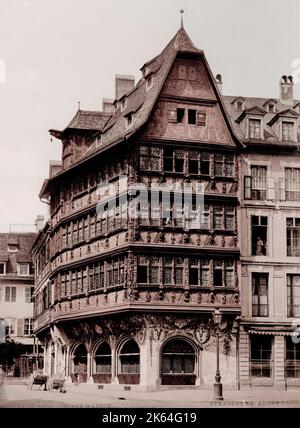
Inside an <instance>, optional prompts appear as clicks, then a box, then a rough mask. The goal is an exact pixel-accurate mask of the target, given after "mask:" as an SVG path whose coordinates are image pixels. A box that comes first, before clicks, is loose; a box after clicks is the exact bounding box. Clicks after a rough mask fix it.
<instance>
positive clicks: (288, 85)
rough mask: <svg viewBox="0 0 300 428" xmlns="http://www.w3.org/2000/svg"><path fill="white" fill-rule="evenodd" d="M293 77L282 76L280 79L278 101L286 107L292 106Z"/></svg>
mask: <svg viewBox="0 0 300 428" xmlns="http://www.w3.org/2000/svg"><path fill="white" fill-rule="evenodd" d="M293 86H294V83H293V77H292V76H282V77H281V79H280V101H281V102H282V104H285V105H287V106H293V105H294V96H293Z"/></svg>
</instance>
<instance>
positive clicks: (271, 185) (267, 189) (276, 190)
mask: <svg viewBox="0 0 300 428" xmlns="http://www.w3.org/2000/svg"><path fill="white" fill-rule="evenodd" d="M244 199H246V200H252V201H279V202H284V201H287V202H300V182H297V181H290V180H287V179H286V178H282V177H281V178H278V180H277V181H275V180H274V179H273V178H268V179H267V181H266V183H265V186H264V187H261V188H254V186H253V184H252V180H251V177H250V176H244Z"/></svg>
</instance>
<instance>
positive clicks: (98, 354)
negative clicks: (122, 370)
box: [91, 339, 112, 383]
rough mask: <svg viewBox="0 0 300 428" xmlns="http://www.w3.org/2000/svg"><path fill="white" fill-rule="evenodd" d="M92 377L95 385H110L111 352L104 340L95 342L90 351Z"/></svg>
mask: <svg viewBox="0 0 300 428" xmlns="http://www.w3.org/2000/svg"><path fill="white" fill-rule="evenodd" d="M91 354H92V355H91V356H92V377H93V380H94V382H95V383H111V376H112V350H111V346H110V344H109V343H108V341H106V340H101V339H100V340H97V341H96V342H95V343H94V345H93V347H92V350H91Z"/></svg>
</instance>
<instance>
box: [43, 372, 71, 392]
mask: <svg viewBox="0 0 300 428" xmlns="http://www.w3.org/2000/svg"><path fill="white" fill-rule="evenodd" d="M47 389H48V391H53V390H54V389H56V390H58V391H59V392H63V393H65V392H67V388H66V379H65V377H62V376H53V377H51V378H49V380H48V382H47Z"/></svg>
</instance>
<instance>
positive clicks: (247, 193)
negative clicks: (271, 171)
mask: <svg viewBox="0 0 300 428" xmlns="http://www.w3.org/2000/svg"><path fill="white" fill-rule="evenodd" d="M251 194H252V177H251V176H250V175H245V177H244V199H251Z"/></svg>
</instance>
